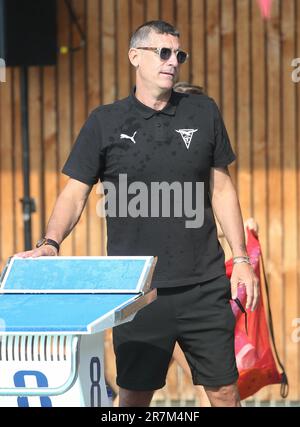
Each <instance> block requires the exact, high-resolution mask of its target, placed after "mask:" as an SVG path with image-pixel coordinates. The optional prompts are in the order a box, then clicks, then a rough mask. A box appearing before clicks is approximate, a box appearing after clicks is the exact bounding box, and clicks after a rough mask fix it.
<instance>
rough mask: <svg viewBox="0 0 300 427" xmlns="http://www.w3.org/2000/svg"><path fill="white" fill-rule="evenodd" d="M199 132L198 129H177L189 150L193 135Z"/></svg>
mask: <svg viewBox="0 0 300 427" xmlns="http://www.w3.org/2000/svg"><path fill="white" fill-rule="evenodd" d="M197 130H198V129H178V130H177V129H175V131H176V132H178V133H180V135H181V137H182V139H183V141H184V143H185V146H186V148H187V150H188V149H189V148H190V145H191V141H192V138H193V134H194V132H197Z"/></svg>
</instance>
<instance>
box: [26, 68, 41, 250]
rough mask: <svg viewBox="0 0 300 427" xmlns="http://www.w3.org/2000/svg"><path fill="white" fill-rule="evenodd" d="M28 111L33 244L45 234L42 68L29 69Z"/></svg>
mask: <svg viewBox="0 0 300 427" xmlns="http://www.w3.org/2000/svg"><path fill="white" fill-rule="evenodd" d="M28 86H29V91H28V112H29V148H30V194H31V197H32V198H33V199H34V201H35V205H36V212H35V213H33V214H32V216H31V224H32V244H33V245H35V243H36V242H37V241H38V240H39V239H40V238H41V237H42V235H43V231H44V230H43V220H42V219H43V215H44V209H43V188H42V186H43V180H42V173H43V172H42V121H41V112H42V108H41V69H40V67H30V68H29V70H28Z"/></svg>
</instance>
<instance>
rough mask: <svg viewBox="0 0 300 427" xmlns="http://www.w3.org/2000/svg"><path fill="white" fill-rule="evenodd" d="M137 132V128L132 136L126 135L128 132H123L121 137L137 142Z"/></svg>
mask: <svg viewBox="0 0 300 427" xmlns="http://www.w3.org/2000/svg"><path fill="white" fill-rule="evenodd" d="M136 133H137V130H136V131H135V132H134V134H133V135H132V136H129V135H126V133H121V135H120V138H121V139H130V140H131V141H132V142H133V143H134V144H135V140H134V137H135V135H136Z"/></svg>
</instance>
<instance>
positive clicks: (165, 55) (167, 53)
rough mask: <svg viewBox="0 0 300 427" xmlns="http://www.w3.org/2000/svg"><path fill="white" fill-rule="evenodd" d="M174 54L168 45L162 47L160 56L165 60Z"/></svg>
mask: <svg viewBox="0 0 300 427" xmlns="http://www.w3.org/2000/svg"><path fill="white" fill-rule="evenodd" d="M171 55H172V50H171V49H169V48H168V47H162V48H161V50H160V58H161V59H163V60H166V59H169V58H170V56H171Z"/></svg>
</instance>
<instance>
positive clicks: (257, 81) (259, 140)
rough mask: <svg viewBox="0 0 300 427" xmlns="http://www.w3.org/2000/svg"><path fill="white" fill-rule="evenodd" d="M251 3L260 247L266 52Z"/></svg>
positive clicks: (262, 239) (255, 202) (263, 220)
mask: <svg viewBox="0 0 300 427" xmlns="http://www.w3.org/2000/svg"><path fill="white" fill-rule="evenodd" d="M251 6H252V28H251V35H252V51H251V58H252V59H251V61H252V72H251V75H252V82H251V83H252V105H251V109H252V112H253V124H252V129H253V131H252V132H253V133H252V161H253V170H252V177H253V184H252V197H253V216H254V218H255V220H256V221H257V223H258V224H259V239H260V244H261V245H262V248H266V246H267V211H266V196H267V194H266V185H267V176H266V155H267V152H266V150H267V147H266V144H267V141H266V137H267V134H266V133H267V122H266V107H265V100H266V87H265V81H266V52H265V44H264V38H265V27H264V21H263V20H262V19H261V14H260V10H259V8H258V7H257V5H256V4H254V3H251Z"/></svg>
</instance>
